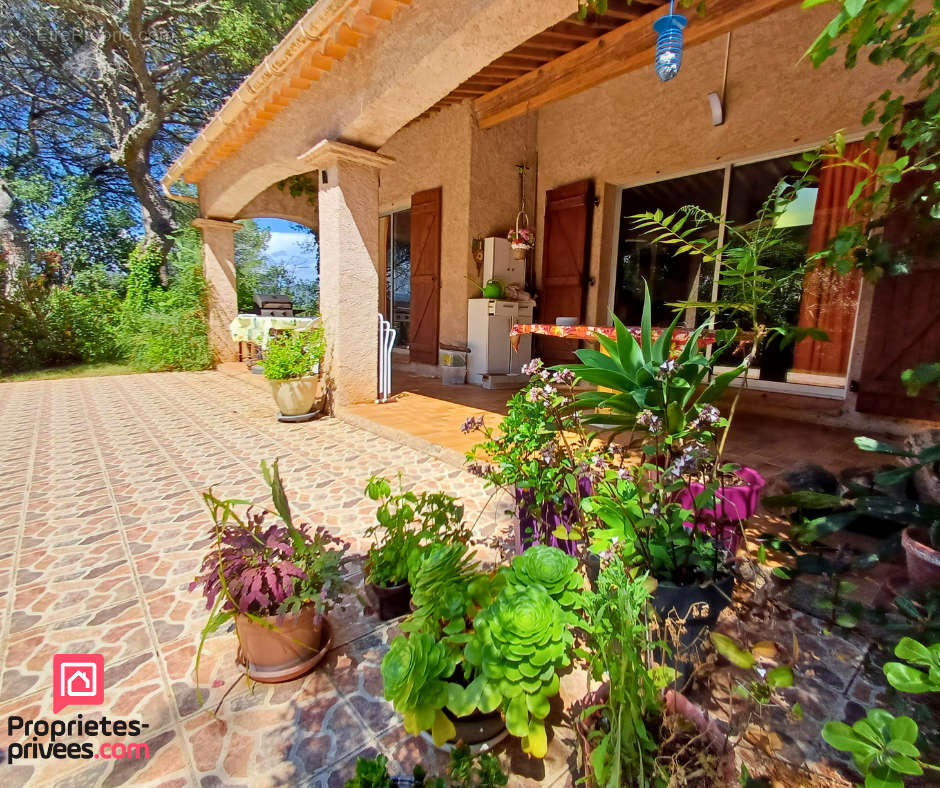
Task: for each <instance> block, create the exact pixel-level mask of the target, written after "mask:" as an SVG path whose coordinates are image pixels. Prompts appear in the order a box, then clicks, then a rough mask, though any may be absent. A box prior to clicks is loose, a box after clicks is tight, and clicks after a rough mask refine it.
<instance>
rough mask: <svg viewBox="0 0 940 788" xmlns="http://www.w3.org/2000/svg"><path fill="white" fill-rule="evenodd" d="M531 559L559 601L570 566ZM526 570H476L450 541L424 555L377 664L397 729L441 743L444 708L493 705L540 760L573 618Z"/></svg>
mask: <svg viewBox="0 0 940 788" xmlns="http://www.w3.org/2000/svg"><path fill="white" fill-rule="evenodd" d="M545 550H554V551H556V552H559V553H560V552H561V551H559V550H558V549H557V548H552V547H546V548H545ZM538 563H539V564H544V567H546V568H543V569H542V570H541V574H542V575H544V576H545V577H546V578H547V580H548V582H549V584H550V585H551V587H552V589H553V591H554V593H556V594H557V595H559V596H561V597H564V595H565V593H566V591H565V589H570V588H571V587H573V583H572V582H571V580H570V574H571V571H572V569H571V567H570V564H569V563H568V562H567V561H564V562H559V561H557V560H555V559H553V558H547V557H543V558H542V559H540V560H539V561H538ZM548 567H554V568H555V569H556V570H557V571H552V570H551V569H549V568H548ZM529 569H530V570H531V571H530V572H529V573H522V572H520V573H514V572H509V573H504V572H499V573H495V574H489V573H485V572H481V571H479V570H478V564H477V563H476V562H475V561H473V560H472V558H471V556H470V555H469V554H468V551H467V548H466V546H464V545H462V544H459V543H458V544H451V545H448V544H436V545H432V546H431V547H430V548H428V549H427V550H426V551H425V553H424V555H423V557H422V560H421V562H420V564H419V566H418V568H417V569H416V570H415V571H414V572H412V575H411V578H410V581H411V587H412V601H413V603H414V607H415V610H414V613H413V615H412V616H411V617H410V618H408V619H406V620H405V621H404V622H403V623H402V624H401V629H402V631H403V632H405V633H407V638H405V637H401V638H397V639H396V641H395V643H393V644H392V650H391V651H389V653H388V654H387V655H386V657H385V659H384V660H383V662H382V676H383V679H384V680H385V697H386V698H387V699H388V700H390V701H392V702H393V704H394V705H395V708H396V709H397V710H398V711H400V712H402V713H403V714H404V716H405V728H406V730H408V731H409V732H411V733H417V732H418V731H420V730H428V729H430V730H431V733H432V736H433V737H434V740H435V742H436V743H438V744H440V743H441V742H443V741H445V740H446V739H448V738H451V737H453V736H454V729H453V724H452V723H451V721H450V720H449V719H448V717H447V715H446V714H445V713H444V712H443V709H444V707H445V706H446V708H447V709H448V710H449V711H450V713H452V714H454V715H456V716H458V717H462V716H466V715H468V714H471V713H473V712H474V711H476V710H479V711H481V712H483V713H489V712H493V711H495V710H496V709H500V710H501V711H502V713H503V714H504V716H505V718H506V727H507V728H508V729H509V732H510V733H512V734H513V735H515V736H519V737H521V738H522V746H523V749H524V750H525V751H526V752H528V753H530V754H531V755H534V756H536V757H539V758H541V757H544V755H545V748H546V746H547V738H546V732H545V724H544V719H545V716H546V715H547V714H548V711H549V700H550V699H551V698H552V697H553V696H554V695H556V694H557V693H558V688H559V675H558V674H559V671H561V670H563V669H564V668H566V667H567V666H568V665H569V664H570V662H571V654H572V645H573V636H572V634H571V629H572V628H573V626H574V625H575V624H576V623H577V619H576V618H575V616H574V615H572V614H571V613H569V612H567V611H566V610H564V609H563V608H562V607H561V606H560V605H559V604H558V603H557V602H556V601H555V599H553V598H552V596H551V595H550V594H549V592H548V591H547V590H546V589H545V588H544V587H543V586H542V585H540V584H539V583H537V582H536V581H535V580H534V579H533V576H534V575H536V574H539V573H540V572H539V571H538V570H537V569H536V568H535V567H534V566H530V567H529ZM507 574H508V575H510V576H512V577H513V582H512V584H511V585H510V584H508V582H507V579H508V578H507ZM572 606H574V603H572ZM412 641H413V642H412ZM393 652H394V653H393ZM458 667H460V668H461V670H460V672H459V673H457V672H456V671H457V668H458ZM441 684H443V687H442V686H441ZM442 693H443V696H444V697H443V698H442ZM497 784H499V783H497Z"/></svg>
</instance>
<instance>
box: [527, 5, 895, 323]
mask: <svg viewBox="0 0 940 788" xmlns="http://www.w3.org/2000/svg"><path fill="white" fill-rule="evenodd" d="M831 14H832V11H831V9H830V8H829V7H828V6H825V7H820V8H817V9H813V10H811V11H803V10H801V9H800V8H799V7H798V6H797V7H793V8H791V9H788V10H786V11H783V12H780V13H778V14H774V15H773V16H771V17H768V18H766V19H763V20H761V21H759V22H755V23H752V24H750V25H748V26H746V27H743V28H739V29H738V30H735V31H734V32H733V33H732V34H731V47H730V57H729V62H728V85H727V91H726V94H725V122H724V124H723V125H721V126H713V125H712V122H711V115H710V109H709V104H708V100H707V95H708V93H710V92H711V91H720V90H721V80H722V72H723V69H724V59H725V48H726V45H727V39H726V37H724V36H722V37H721V38H719V39H716V40H713V41H711V42H708V43H706V44H701V45H699V46H695V47H692V48H690V49H687V50H686V53H685V55H684V57H683V63H682V70H681V72H680V73H679V76H678V77H676V79H674V80H673V81H671V82H668V83H661V82H659V80H658V79H656V76H655V74H654V73H653V70H652V67H650V68H644V69H641V70H639V71H636V72H632V73H630V74H626V75H624V76H622V77H619V78H616V79H613V80H610V81H608V82H605V83H603V84H601V85H598V86H596V87H594V88H591V89H589V90H586V91H584V92H582V93H579V94H577V95H575V96H572V97H570V98H567V99H563V100H561V101H558V102H555V103H553V104H549V105H547V106H545V107H543V108H542V109H541V110H540V112H539V115H538V157H539V188H540V192H539V194H540V205H539V230H540V232H539V234H538V238H539V239H541V237H542V232H541V229H542V222H543V214H544V195H545V191H546V190H547V189H551V188H553V187H556V186H560V185H563V184H566V183H570V182H572V181H577V180H580V179H582V178H593V179H595V191H596V194H598V195H599V196H601V200H602V202H601V206H600V207H599V208H598V209H595V211H594V223H593V229H594V232H593V236H592V254H591V258H592V261H591V262H592V270H591V273H592V275H593V276H594V278H595V282H596V284H595V286H593V287H592V288H591V291H590V293H589V296H588V304H589V308H588V315H587V316H586V317H587V319H588V320H590V321H594V320H601V321H603V320H604V319H605V318H606V313H607V280H608V279H609V273H610V260H611V257H612V249H611V247H610V244H611V243H612V242H613V239H614V238H616V235H615V234H614V233H611V232H610V228H605V227H604V217H605V216H611V215H612V206H608V205H605V201H608V200H611V199H615V197H616V194H617V191H616V190H615V189H609V188H605V186H606V185H607V184H616V185H618V186H630V185H639V184H642V183H647V182H649V181H653V180H659V179H662V178H665V177H668V176H670V175H680V174H688V173H689V172H691V171H695V170H704V169H710V168H713V167H720V166H722V165H723V164H725V163H726V162H731V161H735V160H739V159H744V158H748V157H756V156H763V155H765V154H766V155H767V157H770V156H772V155H774V154H782V153H785V152H788V151H791V150H795V149H798V148H801V147H804V148H805V147H812V146H813V145H816V144H819V143H820V142H823V141H824V140H825V139H826V138H827V137H828V136H829V135H830V134H832V133H833V132H834V131H836V130H837V129H845V130H847V131H857V130H859V129H860V128H861V123H860V119H861V116H862V113H863V111H864V109H865V107H866V105H867V104H868V102H869V101H870V100H871V99H872V98H874V97H875V96H877V95H878V94H879V93H880V92H881V91H882V90H883V89H884V88H885V87H887V86H888V85H889V84H891V82H892V80H893V72H891V71H889V70H888V69H886V68H881V69H879V68H876V67H874V66H871V65H869V64H867V63H860V64H859V65H858V66H857V67H856V68H855V69H854V70H853V71H845V70H844V69H843V67H842V61H841V58H840V57H834V58H832V59H831V60H830V61H829V62H827V63H826V64H824V66H823V67H821V68H820V69H814V68H813V67H812V65H811V64H810V63H809V62H808V61H802V62H800V58H801V56H802V54H803V53H804V52H805V51H806V49H807V47H808V46H809V45H810V44H811V43H812V41H813V39H814V38H815V36H816V35H817V34H818V32H819V30H821V29H822V27H823V26H824V25H825V24H826V22H827V21H828V19H829V18H830V16H831ZM605 230H606V232H604V231H605ZM602 237H603V238H605V239H607V246H606V248H602V247H603V240H602ZM537 253H538V257H537V259H538V260H541V246H539V248H538V249H537Z"/></svg>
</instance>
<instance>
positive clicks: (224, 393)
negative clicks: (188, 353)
mask: <svg viewBox="0 0 940 788" xmlns="http://www.w3.org/2000/svg"><path fill="white" fill-rule="evenodd" d="M272 411H273V402H272V401H271V399H270V395H269V394H268V393H267V392H266V391H265V390H264V389H263V388H261V387H255V386H250V385H246V384H245V383H244V381H240V380H237V379H233V378H231V377H227V376H225V375H222V374H219V373H217V372H204V373H177V374H164V375H134V376H126V377H112V378H97V379H94V378H90V379H83V380H60V381H41V382H40V381H37V382H25V383H13V384H3V385H0V474H2V475H0V630H2V636H0V637H2V639H0V720H3V721H4V722H3V731H2V734H3V735H4V736H5V734H6V723H5V719H6V718H7V717H8V716H9V715H10V714H18V715H21V716H23V717H25V718H27V719H29V718H44V719H47V720H51V719H54V715H53V713H52V691H51V681H52V655H53V654H55V653H62V652H64V653H68V652H74V653H102V654H103V655H104V658H105V665H106V674H105V686H106V689H105V702H104V705H103V706H102V707H100V708H98V709H94V708H84V709H81V708H72V709H66V710H65V711H64V712H63V715H62V716H63V718H72V717H74V716H75V715H76V714H77V713H78V712H83V713H84V714H85V718H86V719H90V718H94V717H96V716H99V715H100V714H101V713H102V712H103V713H106V714H107V715H109V716H112V717H121V718H138V719H141V720H142V721H143V722H145V723H147V724H148V725H149V729H148V731H147V735H146V736H145V737H144V738H143V740H145V741H146V742H147V743H148V745H149V749H150V760H149V761H106V760H48V761H43V760H33V761H21V762H19V763H18V764H14V765H12V766H8V765H3V766H2V767H0V768H2V770H3V777H2V784H3V785H4V786H13V785H22V784H26V783H28V784H29V785H35V786H88V785H118V784H124V783H126V782H133V783H135V784H141V785H143V784H148V785H149V784H153V785H157V784H160V785H163V784H166V785H178V786H182V785H204V786H221V785H251V786H256V785H267V784H290V785H326V784H333V785H335V784H339V785H342V782H343V779H344V777H345V776H346V775H347V774H348V769H349V768H350V766H351V764H352V763H353V762H354V760H355V757H354V754H355V753H357V752H359V751H362V750H369V749H372V750H374V749H377V748H381V749H382V750H384V751H385V752H386V753H387V754H388V755H390V756H392V757H393V758H396V757H397V758H399V759H401V760H403V761H405V762H408V761H409V760H413V759H414V758H415V757H417V755H418V753H417V749H416V747H417V745H416V744H414V743H413V742H412V741H411V740H410V737H407V736H406V735H405V734H404V732H403V730H402V729H401V727H400V725H398V724H397V718H396V716H395V715H394V713H393V712H392V710H391V707H390V705H389V704H387V703H385V701H384V700H380V699H378V698H379V697H380V696H381V680H380V678H378V663H379V660H380V658H381V653H382V650H381V648H380V647H381V646H382V644H383V643H385V642H387V641H388V640H389V639H390V637H391V636H393V634H394V633H392V634H390V633H389V631H388V630H389V627H388V626H384V625H379V622H378V619H376V618H374V617H372V616H365V615H364V614H363V612H362V608H361V606H360V605H359V604H358V603H357V602H356V601H355V600H352V604H351V605H350V606H349V608H348V609H347V610H346V611H345V612H343V611H340V612H337V613H335V614H334V621H335V627H336V630H337V639H336V648H335V649H334V651H333V652H332V653H331V655H330V656H329V658H328V659H327V660H326V661H325V662H324V664H323V665H321V666H320V667H319V668H318V669H317V670H316V671H315V672H313V673H312V674H310V675H309V676H307V677H306V678H305V679H301V680H297V681H295V682H291V683H288V684H284V685H280V686H271V687H268V686H263V685H256V688H255V690H254V692H251V691H249V690H248V688H247V687H246V685H245V683H244V682H241V683H240V684H238V686H237V687H236V688H235V689H234V690H233V691H232V693H231V694H230V695H229V696H228V698H227V700H226V701H225V703H224V704H223V705H222V708H221V710H220V712H219V715H218V717H217V718H214V717H213V716H212V714H211V713H210V711H208V710H211V709H213V708H214V707H215V705H216V704H217V703H218V702H219V700H220V699H221V697H222V694H223V692H224V691H225V689H226V688H227V687H228V686H229V684H230V683H231V682H232V681H233V680H234V679H235V678H236V677H237V676H238V673H239V671H238V669H237V668H236V666H235V664H234V660H233V656H234V649H233V643H234V639H233V636H232V635H230V634H227V633H224V634H220V635H219V636H218V637H214V638H213V639H211V640H210V641H209V643H208V644H207V646H206V649H205V651H204V652H203V657H202V665H201V668H200V680H201V685H202V688H203V700H204V705H203V706H200V705H199V702H198V700H197V697H196V684H195V681H194V677H193V664H194V656H195V649H196V643H197V640H198V634H199V630H200V628H201V626H202V624H203V622H204V620H205V617H206V611H205V609H204V605H203V602H202V600H201V597H200V596H199V594H198V593H190V592H189V591H188V589H187V585H188V582H189V581H190V580H191V579H192V578H193V576H194V575H195V573H196V571H197V569H198V567H199V562H200V559H201V555H202V553H203V551H204V548H205V545H206V538H205V537H206V534H207V532H208V528H207V524H208V520H207V514H206V511H205V509H204V507H203V503H202V500H201V498H200V491H201V490H203V489H205V488H206V487H208V486H209V485H215V487H216V489H217V492H219V493H222V494H224V495H226V496H234V497H255V496H260V495H261V494H262V493H263V492H264V485H263V481H262V480H261V478H260V474H259V472H258V463H259V460H261V459H262V458H273V457H280V458H281V469H282V473H283V476H284V477H285V481H286V484H287V487H288V491H289V492H290V493H292V495H291V499H292V501H293V503H294V507H295V510H296V511H298V512H300V513H302V514H304V515H307V519H309V521H310V522H312V523H315V524H325V525H327V526H329V527H330V528H331V529H332V530H334V531H335V532H339V533H342V534H343V535H345V536H348V537H351V538H352V540H353V541H356V537H358V536H361V534H362V531H363V529H364V528H365V527H367V526H368V525H369V524H370V520H371V519H372V517H373V509H372V506H370V504H369V503H368V502H367V501H366V500H365V499H364V497H363V495H362V490H363V486H364V483H365V481H366V479H367V478H368V477H369V476H370V475H371V474H374V473H385V474H397V473H398V472H399V471H401V473H402V474H403V478H404V480H405V482H406V483H407V484H414V485H416V486H418V487H421V488H434V489H446V490H447V491H448V492H450V493H452V494H455V495H458V496H461V497H462V499H463V501H464V503H465V505H466V507H467V512H468V516H469V517H475V516H476V515H477V514H478V513H479V512H481V511H482V510H483V508H484V506H485V504H486V502H487V500H488V496H487V495H485V494H484V493H483V492H482V489H481V486H480V482H479V480H477V479H475V478H474V477H472V476H470V475H469V474H467V473H465V472H464V471H462V470H460V469H459V468H457V467H454V466H453V465H449V464H446V463H443V462H441V461H439V460H436V459H433V458H431V457H429V456H427V455H426V454H422V453H420V452H418V451H415V450H413V449H409V448H405V447H402V446H400V445H397V444H395V443H392V442H391V441H389V440H387V439H385V438H382V437H379V436H377V435H375V434H373V433H370V432H366V431H363V430H360V429H357V428H355V427H352V426H350V425H348V424H345V423H343V422H340V421H338V420H335V419H324V420H321V421H317V422H313V423H308V424H297V425H289V424H280V423H278V422H277V421H276V420H275V419H274V418H273V416H272ZM495 517H496V515H487V516H485V517H484V518H482V519H481V521H480V523H479V527H481V528H484V529H491V528H492V527H494V525H495V522H496V521H495V519H494V518H495ZM20 741H23V739H20ZM66 741H70V740H68V739H66ZM8 743H9V741H8V740H6V739H5V738H4V739H2V740H0V747H2V748H3V750H4V754H5V750H6V746H7V744H8ZM562 767H563V764H555V766H554V768H555V773H560V769H561V768H562ZM331 776H332V779H330V778H331ZM553 776H554V775H553V774H546V775H545V778H546V782H545V783H544V784H546V785H548V784H550V783H551V781H552V780H550V779H548V778H549V777H553Z"/></svg>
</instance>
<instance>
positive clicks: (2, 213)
mask: <svg viewBox="0 0 940 788" xmlns="http://www.w3.org/2000/svg"><path fill="white" fill-rule="evenodd" d="M0 254H2V257H3V259H4V261H5V263H6V265H5V266H4V268H3V269H0V291H2V293H3V294H4V295H10V293H11V291H12V290H13V285H14V283H15V282H16V278H17V274H18V272H19V271H20V269H21V268H23V267H25V266H26V265H28V264H29V241H28V239H27V237H26V233H25V232H24V230H23V228H22V227H20V225H19V223H18V222H17V220H16V217H15V216H14V215H13V195H12V194H10V190H9V189H8V188H7V185H6V182H5V181H4V180H3V179H2V178H0Z"/></svg>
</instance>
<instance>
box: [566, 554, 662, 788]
mask: <svg viewBox="0 0 940 788" xmlns="http://www.w3.org/2000/svg"><path fill="white" fill-rule="evenodd" d="M650 587H651V583H650V582H649V581H648V580H647V578H646V577H645V576H643V575H640V576H638V577H636V578H634V577H632V576H631V575H630V573H629V572H628V571H627V570H626V569H625V567H624V566H623V564H621V563H619V562H617V561H613V562H611V563H610V564H608V565H607V566H605V567H604V568H603V569H602V570H601V572H600V575H599V576H598V579H597V589H596V591H593V592H589V593H586V594H585V595H584V599H585V604H584V613H585V628H586V631H587V636H588V645H589V649H588V652H587V659H588V669H589V671H590V674H591V677H592V678H593V679H595V680H597V681H604V680H605V679H606V680H607V681H608V687H609V691H608V692H607V693H606V695H603V694H601V695H599V696H597V697H596V698H595V699H594V702H593V703H592V704H591V705H589V706H588V708H586V709H585V710H584V713H583V717H584V722H583V724H585V725H586V726H587V727H588V741H589V743H590V745H591V747H592V750H591V758H590V760H589V761H587V763H588V765H589V773H590V775H591V777H592V779H593V781H594V784H596V785H598V786H600V788H620V786H638V787H639V788H647V787H648V786H653V785H656V782H655V778H654V775H655V771H654V757H655V755H656V752H657V749H658V745H657V742H656V739H655V737H654V732H655V730H656V727H655V726H656V725H657V724H658V717H659V716H660V715H661V712H662V705H661V701H660V694H659V689H658V687H657V685H656V682H655V681H654V678H653V676H652V675H651V673H650V671H649V670H648V669H647V666H646V663H645V662H644V655H645V654H646V653H647V651H648V649H649V648H650V647H651V646H652V645H653V644H651V643H650V637H649V631H648V629H647V625H646V604H647V600H648V598H649V593H650ZM595 719H596V720H597V723H598V724H592V720H595Z"/></svg>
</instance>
